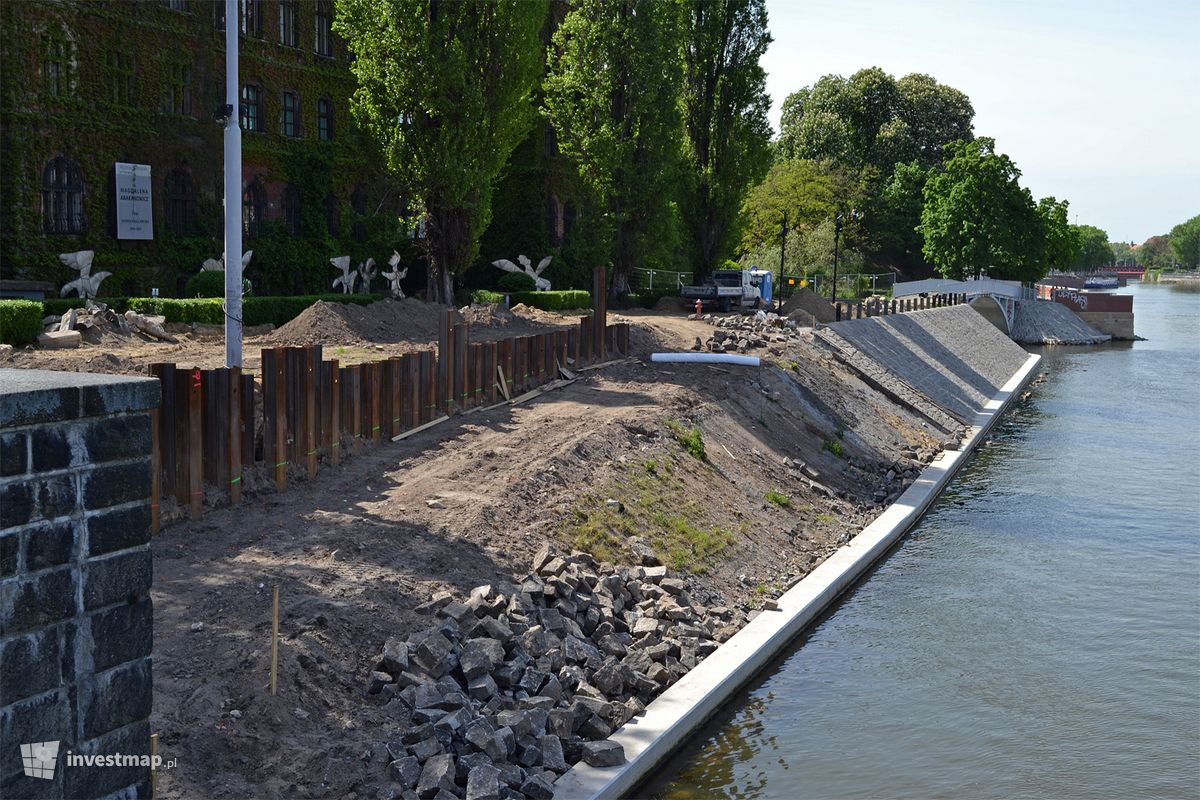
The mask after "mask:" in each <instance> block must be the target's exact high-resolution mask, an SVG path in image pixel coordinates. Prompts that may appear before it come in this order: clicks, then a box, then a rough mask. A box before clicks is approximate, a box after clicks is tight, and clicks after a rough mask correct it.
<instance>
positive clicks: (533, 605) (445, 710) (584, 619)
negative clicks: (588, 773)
mask: <svg viewBox="0 0 1200 800" xmlns="http://www.w3.org/2000/svg"><path fill="white" fill-rule="evenodd" d="M417 610H418V611H420V612H422V613H427V614H430V615H432V616H434V617H435V619H436V624H434V625H433V626H432V627H430V628H428V629H426V630H423V631H420V632H419V633H417V634H415V635H413V636H410V637H409V638H408V639H407V640H401V639H398V638H396V639H389V640H388V641H387V642H386V643H385V645H384V648H383V653H382V654H381V655H380V657H379V660H378V663H377V664H376V669H375V671H373V672H372V673H371V674H370V677H369V679H368V687H367V691H368V693H370V694H376V695H382V696H383V697H384V698H385V701H386V703H387V707H388V708H393V707H394V709H395V716H396V719H397V721H398V722H399V729H400V730H402V731H403V733H401V734H400V735H399V736H397V737H396V738H395V739H394V740H392V741H389V742H387V743H386V747H387V750H388V753H389V755H390V757H391V759H392V761H391V763H390V764H389V766H388V769H389V772H390V777H391V779H392V780H393V781H394V782H395V784H397V786H396V793H395V795H394V796H396V797H402V798H405V799H406V800H412V799H413V798H421V800H450V798H466V800H520V799H521V798H531V800H548V798H550V797H552V796H553V794H554V783H555V781H556V780H557V779H558V777H559V776H560V775H561V774H562V773H564V772H566V771H567V770H568V769H569V768H570V767H571V765H572V764H574V763H576V762H577V761H580V760H582V761H584V762H585V763H587V764H590V765H593V766H613V765H617V764H621V763H624V761H625V754H624V750H623V748H622V747H621V745H619V744H617V743H615V742H611V741H608V737H609V735H610V734H611V733H612V732H613V731H615V730H616V729H617V728H619V727H621V726H622V725H624V724H625V723H626V722H628V721H629V720H630V719H632V718H633V717H635V716H637V715H639V714H641V713H642V712H643V711H645V708H646V704H647V703H649V702H650V700H652V699H653V698H654V697H655V696H657V695H658V694H659V693H660V692H662V690H663V689H665V688H667V687H668V686H670V685H671V684H673V683H675V682H676V681H677V680H679V678H681V677H682V676H683V675H685V674H687V672H688V671H689V670H690V669H691V668H692V667H694V666H695V665H696V664H697V663H699V661H700V660H701V659H703V658H704V657H705V656H707V655H709V654H710V653H712V652H713V651H714V650H716V649H717V646H718V644H719V643H720V642H723V641H725V640H726V639H728V638H729V637H730V636H732V635H733V634H734V633H735V632H736V631H737V630H738V629H739V628H740V627H741V625H742V624H743V623H744V621H745V618H744V616H743V615H742V614H741V613H740V612H738V611H736V610H732V609H727V608H717V607H714V608H708V609H705V608H704V607H702V606H697V605H695V604H693V603H692V602H691V599H690V598H689V596H688V593H687V590H686V586H685V584H684V582H683V580H681V579H679V578H676V577H671V576H670V575H669V574H668V572H667V569H666V567H662V566H653V567H632V568H621V569H617V568H615V567H613V566H612V565H609V564H597V562H596V561H595V559H593V558H592V557H591V556H590V555H587V554H586V553H572V554H570V555H559V554H558V553H556V552H555V551H554V550H553V549H552V548H551V547H549V546H547V547H544V548H543V549H542V550H541V552H539V553H538V555H537V556H535V558H534V561H533V572H532V573H530V574H529V576H527V577H526V578H525V579H524V580H523V581H522V583H521V584H520V585H519V586H517V585H510V584H498V585H488V586H479V587H476V588H475V589H474V590H472V592H471V594H470V597H469V598H467V599H466V600H465V601H460V600H457V599H455V597H454V595H453V594H451V593H450V592H442V593H440V594H438V595H435V596H434V597H433V598H432V599H431V600H429V601H428V602H426V603H424V604H423V605H422V606H420V607H418V609H417Z"/></svg>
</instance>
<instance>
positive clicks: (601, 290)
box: [592, 264, 608, 361]
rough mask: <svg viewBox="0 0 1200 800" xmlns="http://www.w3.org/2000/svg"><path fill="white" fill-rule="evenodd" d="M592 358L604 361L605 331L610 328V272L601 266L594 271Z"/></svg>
mask: <svg viewBox="0 0 1200 800" xmlns="http://www.w3.org/2000/svg"><path fill="white" fill-rule="evenodd" d="M592 326H593V328H592V329H593V333H592V347H593V352H592V356H593V357H594V358H596V359H597V360H599V361H603V360H604V356H605V350H604V329H605V328H606V327H607V326H608V271H607V270H606V269H605V267H604V265H603V264H601V265H599V266H597V267H596V268H594V269H593V270H592Z"/></svg>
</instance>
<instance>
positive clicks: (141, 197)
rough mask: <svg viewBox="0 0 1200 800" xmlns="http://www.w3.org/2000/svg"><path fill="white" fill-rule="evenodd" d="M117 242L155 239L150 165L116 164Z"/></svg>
mask: <svg viewBox="0 0 1200 800" xmlns="http://www.w3.org/2000/svg"><path fill="white" fill-rule="evenodd" d="M116 167H117V238H118V239H153V238H154V212H153V211H152V208H153V204H152V203H151V200H150V165H149V164H122V163H120V162H117V165H116Z"/></svg>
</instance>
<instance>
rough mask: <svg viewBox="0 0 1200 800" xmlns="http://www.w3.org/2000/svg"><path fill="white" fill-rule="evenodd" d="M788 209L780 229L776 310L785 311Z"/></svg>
mask: <svg viewBox="0 0 1200 800" xmlns="http://www.w3.org/2000/svg"><path fill="white" fill-rule="evenodd" d="M787 235H788V226H787V211H784V212H783V226H782V227H780V229H779V284H778V285H777V286H776V287H775V298H776V300H775V310H776V311H777V312H781V311H783V256H784V253H785V252H787Z"/></svg>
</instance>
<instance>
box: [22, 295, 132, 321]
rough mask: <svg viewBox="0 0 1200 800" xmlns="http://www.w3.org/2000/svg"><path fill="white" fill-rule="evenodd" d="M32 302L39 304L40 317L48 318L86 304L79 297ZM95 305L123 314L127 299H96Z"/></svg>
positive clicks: (127, 306) (53, 298) (127, 304)
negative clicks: (40, 309)
mask: <svg viewBox="0 0 1200 800" xmlns="http://www.w3.org/2000/svg"><path fill="white" fill-rule="evenodd" d="M34 302H37V303H41V304H42V309H43V313H42V316H44V317H48V316H50V315H51V314H55V315H57V316H60V317H61V316H62V315H63V314H65V313H67V312H68V311H70V310H71V309H72V308H83V307H84V305H86V303H85V302H84V300H83V298H81V297H51V298H47V299H45V300H36V301H34ZM96 302H97V303H104V305H106V306H108V307H109V308H111V309H112V310H113V311H118V312H121V313H124V311H125V309H127V308H129V298H128V297H97V298H96Z"/></svg>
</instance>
